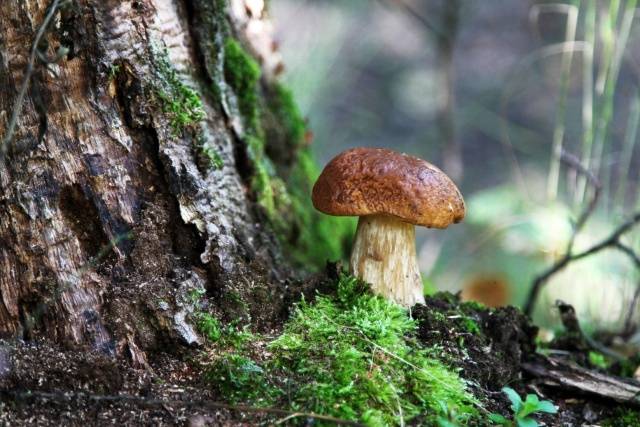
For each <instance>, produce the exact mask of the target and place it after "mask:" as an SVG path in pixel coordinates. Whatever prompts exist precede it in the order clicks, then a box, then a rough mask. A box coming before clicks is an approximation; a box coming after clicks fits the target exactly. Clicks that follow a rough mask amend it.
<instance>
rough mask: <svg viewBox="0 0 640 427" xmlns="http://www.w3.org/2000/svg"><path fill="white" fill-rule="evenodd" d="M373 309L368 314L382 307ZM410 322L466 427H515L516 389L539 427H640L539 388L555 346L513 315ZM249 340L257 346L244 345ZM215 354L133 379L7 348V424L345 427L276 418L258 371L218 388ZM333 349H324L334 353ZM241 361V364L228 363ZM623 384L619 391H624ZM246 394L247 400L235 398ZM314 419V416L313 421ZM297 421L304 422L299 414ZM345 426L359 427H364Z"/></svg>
mask: <svg viewBox="0 0 640 427" xmlns="http://www.w3.org/2000/svg"><path fill="white" fill-rule="evenodd" d="M325 284H326V282H325ZM339 292H340V291H339V290H338V293H339ZM338 297H339V298H342V297H341V296H340V295H339V296H338ZM367 298H369V299H367V301H368V302H372V301H373V302H376V301H377V300H378V299H377V298H374V299H372V298H370V297H367ZM316 300H319V302H317V304H318V305H322V304H325V305H326V304H330V301H331V300H330V299H328V298H325V299H323V297H318V298H316ZM302 304H303V306H305V305H306V307H307V308H306V309H307V310H313V307H314V302H303V303H302ZM402 313H404V312H402ZM410 314H411V316H412V318H413V319H414V320H413V322H415V323H412V325H415V328H414V338H415V339H417V341H418V342H419V343H420V345H421V346H422V348H429V349H432V350H430V351H431V353H429V354H434V353H433V349H436V354H437V355H438V358H439V359H441V360H442V361H443V362H444V363H445V364H446V365H447V366H450V367H452V368H453V369H454V371H455V372H459V375H460V376H461V377H462V378H463V379H464V381H465V384H467V387H468V390H470V391H471V392H472V394H473V396H474V397H475V398H476V399H477V402H479V403H478V406H481V407H482V412H481V413H480V414H479V415H478V416H476V417H475V418H473V420H471V421H469V424H471V425H491V423H490V422H489V419H488V417H487V416H485V415H487V414H491V413H497V414H502V415H504V416H506V417H507V418H511V415H512V410H511V409H510V402H509V400H508V399H507V396H506V395H505V393H504V392H503V391H502V388H503V387H505V386H508V387H511V388H513V389H514V390H515V391H516V392H518V394H519V395H520V396H525V395H527V394H537V395H538V396H540V397H541V398H543V399H547V400H550V401H552V402H553V404H555V405H557V406H558V412H557V414H541V415H538V414H535V415H534V418H535V419H536V420H537V421H538V422H539V423H540V425H552V426H556V425H558V426H559V425H563V426H579V425H602V426H638V425H640V412H636V411H635V410H634V409H633V408H632V407H631V406H625V405H624V404H621V403H616V402H615V401H614V400H612V399H608V398H606V397H603V396H602V395H600V396H598V395H597V393H596V394H589V393H585V392H584V391H581V390H579V389H578V388H572V387H569V386H567V385H566V384H564V385H563V386H561V387H558V384H557V383H556V384H554V382H553V381H550V379H549V378H544V375H542V376H540V375H536V376H535V377H534V376H532V375H531V374H530V372H532V371H535V369H533V370H532V369H531V366H548V365H549V360H550V359H549V356H548V355H549V354H550V353H554V352H553V351H550V349H554V342H551V343H548V344H545V345H544V346H543V347H544V348H542V349H541V348H540V346H539V345H537V342H536V336H537V328H536V327H535V326H533V325H531V323H530V322H529V320H528V319H527V318H526V317H525V316H524V315H523V314H522V313H521V312H520V311H519V310H518V309H516V308H513V307H505V308H497V309H489V308H486V307H484V306H481V305H479V304H476V303H461V302H459V301H458V299H457V298H456V297H455V296H453V295H450V294H437V295H435V296H432V297H429V298H427V301H426V304H425V305H418V306H415V307H414V308H413V309H412V310H411V312H410ZM297 315H298V316H299V315H300V313H298V314H297ZM295 316H296V315H294V317H295ZM305 327H312V326H308V325H307V326H305ZM389 327H391V326H389ZM283 328H284V329H283V330H285V331H289V333H291V328H290V327H287V326H284V325H283ZM287 328H289V329H287ZM201 332H202V333H203V334H204V335H212V334H214V335H215V334H218V335H220V333H219V332H220V331H216V330H212V329H211V325H210V324H209V327H208V329H207V325H206V324H205V325H204V328H202V329H201ZM221 333H224V332H221ZM282 333H283V331H282V330H280V331H272V332H271V333H269V334H262V335H253V334H251V333H246V334H244V335H242V334H241V335H235V336H234V337H235V338H233V339H234V340H235V341H233V340H232V341H229V342H228V343H227V345H228V346H240V347H242V346H247V348H249V350H247V351H248V353H250V357H251V360H253V361H256V363H257V364H258V365H259V364H260V363H262V361H265V360H267V359H269V358H272V357H273V354H274V353H275V352H276V351H277V349H276V350H274V348H273V346H269V345H266V344H265V342H266V341H267V340H268V339H267V337H275V336H279V335H280V334H282ZM242 337H244V338H242ZM256 337H259V338H256ZM567 337H568V336H567V335H565V336H562V337H561V338H560V339H559V340H557V341H556V342H557V343H558V347H559V348H561V351H557V352H555V353H559V354H561V355H562V358H563V360H564V361H566V362H567V363H573V364H576V365H578V364H581V365H582V366H583V368H584V369H585V370H587V371H588V372H594V373H599V374H601V375H609V374H612V373H613V374H621V373H622V371H621V368H620V366H619V364H615V363H614V364H611V365H606V364H604V363H601V362H602V361H601V359H600V358H598V357H594V352H593V351H592V350H590V349H588V348H587V347H586V346H584V345H582V344H581V343H580V340H579V339H578V340H576V339H574V338H575V337H569V338H567ZM290 338H291V337H290ZM247 339H249V340H255V342H249V343H247ZM219 342H222V341H219ZM229 343H230V344H229ZM214 348H215V346H207V345H205V346H203V347H201V348H198V349H193V348H186V347H184V348H180V347H178V346H168V347H167V348H166V349H165V351H157V352H148V358H149V360H148V366H147V367H145V368H142V369H134V368H133V367H132V364H131V363H130V362H129V361H127V360H122V359H114V358H113V357H109V356H107V355H103V354H97V353H86V352H79V351H74V350H66V349H62V348H58V347H56V346H53V345H51V344H50V343H47V342H22V341H0V424H2V425H11V426H13V425H71V426H75V425H78V426H80V425H85V426H86V425H112V424H119V425H123V426H129V425H131V426H133V425H187V426H205V425H216V426H218V425H273V424H276V423H281V424H284V425H334V424H337V423H339V422H340V419H343V418H341V417H336V418H335V419H334V418H327V419H324V420H323V419H318V418H314V416H313V414H311V412H309V413H306V412H305V413H304V414H302V413H298V412H296V411H295V410H294V409H293V408H292V407H288V408H285V409H276V408H278V406H277V405H274V404H273V402H277V401H278V400H277V399H276V400H271V401H270V400H268V399H267V400H265V399H263V398H262V397H259V398H256V393H257V394H259V393H262V392H264V393H266V394H269V393H270V392H271V390H275V389H273V388H265V384H263V383H262V382H265V383H269V384H271V383H272V382H273V381H272V379H270V378H266V377H264V376H258V377H257V381H258V382H256V380H255V379H251V375H253V373H259V374H260V375H263V372H262V370H259V369H256V370H254V371H251V372H248V373H247V372H244V374H246V375H245V376H241V377H238V378H235V379H233V381H232V382H229V381H228V380H229V378H228V375H227V378H226V380H225V378H224V374H220V371H216V372H218V374H219V375H222V376H220V377H215V376H214V378H212V370H211V364H208V363H206V362H204V363H203V360H205V359H206V358H207V357H210V355H211V354H214V353H215V354H218V356H217V357H219V355H220V354H223V353H220V352H219V351H218V353H216V351H217V350H212V349H214ZM331 348H332V347H331V344H328V347H327V351H330V349H331ZM225 351H226V350H225ZM297 351H299V352H302V351H303V350H297ZM555 353H554V354H555ZM238 357H239V356H237V355H235V354H234V355H233V358H228V359H226V362H225V363H227V362H228V361H229V360H237V358H238ZM403 357H404V359H407V358H408V357H409V356H408V355H405V356H403ZM554 357H555V356H554ZM398 358H399V357H398ZM404 359H402V360H404ZM243 360H244V359H243ZM386 360H387V361H388V360H389V358H388V357H387V358H386ZM412 360H413V359H412ZM252 363H253V362H252ZM265 363H266V362H265ZM279 363H282V361H281V362H279ZM412 363H418V362H412ZM245 366H247V365H245ZM248 366H257V365H254V364H250V365H248ZM263 366H266V365H263ZM296 366H299V365H296ZM527 366H529V368H528V369H526V367H527ZM281 367H282V365H279V369H280V370H275V371H274V372H275V374H274V375H281V374H282V372H284V371H282V370H281ZM226 372H227V374H229V373H230V372H231V371H226ZM244 374H243V375H244ZM611 378H618V377H614V376H612V377H611ZM212 380H213V381H214V382H212ZM619 380H620V381H622V383H623V384H624V383H625V381H626V380H623V379H619ZM215 381H218V382H220V381H222V382H223V383H225V384H227V385H229V387H226V388H225V387H220V386H219V384H218V386H216V385H215ZM225 381H226V382H225ZM278 381H280V379H277V378H276V380H275V382H278ZM629 384H633V383H632V382H629ZM234 387H235V388H234ZM242 387H244V388H245V389H244V390H243V389H242ZM247 388H249V390H247ZM240 391H242V392H243V393H244V394H238V392H240ZM249 397H251V399H250V398H249ZM280 398H281V397H280ZM280 401H281V400H280ZM272 405H273V406H272ZM294 406H295V405H294ZM317 407H318V406H317V405H315V406H312V409H313V408H317ZM297 410H298V411H303V409H302V408H297ZM315 412H316V413H318V411H315ZM340 413H342V412H340ZM483 414H485V415H483ZM431 423H432V421H427V419H425V418H421V416H417V417H414V418H413V419H408V421H407V424H408V425H414V424H423V425H431ZM442 423H445V421H441V425H457V424H446V423H445V424H442ZM347 424H351V425H358V424H357V422H351V423H347ZM369 424H371V423H369ZM514 425H515V424H514Z"/></svg>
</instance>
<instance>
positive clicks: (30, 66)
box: [0, 0, 67, 160]
mask: <svg viewBox="0 0 640 427" xmlns="http://www.w3.org/2000/svg"><path fill="white" fill-rule="evenodd" d="M66 4H67V0H53V1H52V2H51V4H50V6H49V12H48V13H47V15H46V16H45V18H44V20H43V21H42V24H41V25H40V28H38V32H37V33H36V36H35V38H34V39H33V44H32V45H31V53H30V55H29V61H28V62H27V67H26V69H25V72H24V78H23V80H22V85H21V86H20V91H19V92H18V97H17V98H16V101H15V102H14V104H13V111H12V112H11V119H10V120H9V125H8V126H7V131H6V133H5V135H4V138H2V144H1V145H0V160H2V159H4V156H5V155H6V154H7V150H8V149H9V144H11V140H12V139H13V134H14V132H15V128H16V124H17V123H18V117H20V113H22V106H23V104H24V97H25V96H26V94H27V89H28V88H29V82H30V81H31V76H32V75H33V71H34V68H35V64H36V60H37V59H39V58H40V56H41V55H42V53H41V52H40V50H39V46H40V42H41V41H42V38H43V37H44V35H45V34H46V33H47V29H48V28H49V25H50V24H51V21H52V20H53V17H54V16H55V15H56V13H57V12H58V10H59V8H60V6H61V5H66ZM57 56H58V55H56V57H57ZM45 59H46V58H45Z"/></svg>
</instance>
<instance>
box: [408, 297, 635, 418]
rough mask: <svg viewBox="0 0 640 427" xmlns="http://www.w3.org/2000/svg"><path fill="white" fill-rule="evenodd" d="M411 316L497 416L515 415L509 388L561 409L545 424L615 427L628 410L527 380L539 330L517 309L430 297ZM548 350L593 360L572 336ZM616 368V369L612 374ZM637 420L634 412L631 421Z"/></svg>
mask: <svg viewBox="0 0 640 427" xmlns="http://www.w3.org/2000/svg"><path fill="white" fill-rule="evenodd" d="M412 315H413V317H414V318H415V319H416V320H417V321H418V325H419V329H418V337H419V339H420V340H421V341H422V342H423V343H424V344H426V345H428V346H433V347H435V348H441V349H442V352H443V358H444V359H445V360H448V361H449V363H451V364H452V365H454V366H456V367H459V368H460V369H461V374H462V376H463V377H464V378H465V379H467V380H470V381H471V383H472V386H473V387H474V391H475V394H476V395H477V396H479V397H481V398H482V399H483V401H484V403H485V406H486V408H487V409H489V410H490V411H492V412H496V413H500V414H509V413H510V412H511V409H510V402H509V401H508V400H507V398H506V396H505V395H504V394H503V393H502V392H501V391H500V390H501V389H502V387H505V386H508V387H511V388H513V389H515V390H516V391H517V392H518V393H520V395H521V396H524V395H526V394H529V393H535V394H537V395H538V396H540V398H544V399H548V400H551V401H553V403H554V404H555V405H557V406H558V407H559V409H558V414H556V415H549V414H543V415H538V416H536V419H537V420H538V421H539V422H540V424H541V425H550V426H582V425H598V424H599V423H601V422H602V421H603V420H606V421H607V422H608V423H612V422H614V421H612V420H615V419H619V418H620V415H621V414H624V413H626V412H625V411H628V409H626V408H625V407H624V405H620V404H618V403H616V402H613V401H609V400H604V399H600V398H597V397H594V396H589V395H584V394H581V393H579V392H576V391H573V390H566V389H565V390H562V389H557V388H551V387H547V386H546V385H545V383H544V382H543V381H540V380H539V379H534V378H531V377H529V376H527V374H526V373H525V372H524V371H523V369H522V363H523V362H531V361H535V360H538V358H539V356H538V355H537V353H536V344H535V338H536V335H537V332H538V328H537V327H536V326H534V325H532V324H531V322H530V321H529V319H528V318H527V317H526V316H525V315H524V314H523V313H522V312H521V311H520V310H518V309H516V308H514V307H504V308H497V309H491V308H488V307H484V306H482V305H480V304H477V303H462V302H460V301H459V299H458V298H457V296H455V295H452V294H449V293H439V294H436V295H434V296H433V297H431V298H427V300H426V303H425V305H417V306H415V307H414V308H413V310H412ZM572 343H575V345H573V344H572ZM548 346H549V347H550V348H554V349H555V348H562V350H564V351H565V352H566V353H567V354H568V357H570V358H571V360H574V361H578V362H580V361H585V360H587V359H588V357H587V352H588V347H585V345H584V343H583V342H582V340H577V339H575V337H574V336H573V335H572V334H571V333H569V334H566V335H561V336H560V337H559V338H558V339H557V342H555V341H554V342H552V343H549V344H548ZM584 366H585V367H587V368H592V367H591V366H588V364H585V365H584ZM615 368H616V366H615V365H614V366H613V367H612V369H615ZM612 374H616V372H612ZM634 416H635V415H633V413H632V415H631V417H634ZM600 425H602V424H600ZM606 425H622V426H630V425H633V426H640V418H638V420H637V422H636V423H635V424H629V423H628V422H627V421H625V422H623V423H622V424H606Z"/></svg>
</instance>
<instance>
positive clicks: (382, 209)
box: [312, 148, 465, 307]
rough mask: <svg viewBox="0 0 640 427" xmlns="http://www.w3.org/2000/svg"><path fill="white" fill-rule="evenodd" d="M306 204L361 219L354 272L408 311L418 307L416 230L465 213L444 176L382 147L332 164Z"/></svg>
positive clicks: (348, 154) (352, 152) (443, 225)
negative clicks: (310, 200)
mask: <svg viewBox="0 0 640 427" xmlns="http://www.w3.org/2000/svg"><path fill="white" fill-rule="evenodd" d="M312 200H313V205H314V206H315V208H316V209H318V210H319V211H321V212H324V213H326V214H328V215H337V216H358V217H359V220H358V229H357V231H356V237H355V240H354V243H353V248H352V251H351V261H350V269H351V272H352V274H354V275H356V276H358V277H360V278H361V279H363V280H365V281H366V282H369V283H371V285H372V290H373V292H375V293H377V294H379V295H382V296H384V297H386V298H388V299H391V300H393V301H395V302H397V303H398V304H401V305H404V306H406V307H411V306H413V305H414V304H416V303H424V292H423V285H422V279H421V277H420V270H419V268H418V261H417V257H416V247H415V227H414V225H421V226H425V227H429V228H432V227H433V228H446V227H447V226H448V225H449V224H452V223H457V222H460V221H461V220H462V219H463V218H464V213H465V206H464V200H463V199H462V195H461V194H460V191H459V190H458V188H457V187H456V185H455V184H454V183H453V182H452V181H451V180H450V179H449V177H448V176H447V175H446V174H445V173H444V172H442V171H441V170H440V169H438V168H437V167H435V166H433V165H431V164H430V163H428V162H426V161H424V160H422V159H418V158H416V157H412V156H409V155H406V154H401V153H397V152H395V151H391V150H387V149H382V148H353V149H350V150H347V151H344V152H342V153H340V154H339V155H338V156H336V157H335V158H333V160H331V161H330V162H329V163H328V164H327V166H326V167H325V168H324V170H323V171H322V173H321V175H320V177H319V178H318V180H317V181H316V183H315V185H314V187H313V194H312Z"/></svg>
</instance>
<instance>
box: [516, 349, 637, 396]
mask: <svg viewBox="0 0 640 427" xmlns="http://www.w3.org/2000/svg"><path fill="white" fill-rule="evenodd" d="M522 368H523V369H524V370H525V371H526V372H528V373H529V374H531V375H533V376H535V377H538V378H540V379H542V380H543V382H544V384H546V385H548V386H553V387H561V388H569V389H574V390H580V391H582V392H585V393H590V394H595V395H597V396H600V397H603V398H607V399H613V400H615V401H617V402H624V403H628V404H632V405H636V406H640V382H637V381H634V380H631V379H628V378H621V377H616V376H613V375H607V374H604V373H601V372H597V371H592V370H589V369H585V368H583V367H581V366H578V365H576V364H575V363H573V362H569V361H566V360H561V359H558V358H552V357H543V356H539V360H537V361H535V362H525V363H523V364H522Z"/></svg>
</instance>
